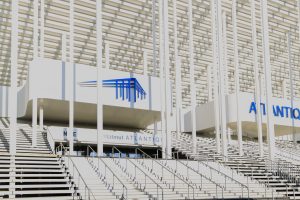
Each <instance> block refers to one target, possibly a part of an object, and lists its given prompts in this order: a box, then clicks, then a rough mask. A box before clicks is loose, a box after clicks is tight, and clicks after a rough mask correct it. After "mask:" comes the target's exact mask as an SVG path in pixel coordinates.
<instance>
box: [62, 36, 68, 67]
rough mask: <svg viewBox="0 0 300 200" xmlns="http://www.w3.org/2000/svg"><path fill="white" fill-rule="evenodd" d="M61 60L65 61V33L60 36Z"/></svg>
mask: <svg viewBox="0 0 300 200" xmlns="http://www.w3.org/2000/svg"><path fill="white" fill-rule="evenodd" d="M61 60H62V61H64V62H66V61H67V36H66V34H65V33H62V34H61Z"/></svg>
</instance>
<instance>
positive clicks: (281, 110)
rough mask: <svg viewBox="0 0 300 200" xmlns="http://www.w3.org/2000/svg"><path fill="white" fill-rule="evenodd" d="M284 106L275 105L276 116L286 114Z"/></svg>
mask: <svg viewBox="0 0 300 200" xmlns="http://www.w3.org/2000/svg"><path fill="white" fill-rule="evenodd" d="M283 108H284V107H280V106H273V113H274V116H278V115H280V117H283V116H284V111H283Z"/></svg>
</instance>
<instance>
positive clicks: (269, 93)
mask: <svg viewBox="0 0 300 200" xmlns="http://www.w3.org/2000/svg"><path fill="white" fill-rule="evenodd" d="M261 10H262V25H263V26H262V34H263V41H264V42H263V53H264V67H265V85H266V108H267V109H266V111H267V133H268V144H269V158H270V159H271V160H273V159H274V154H275V153H274V152H275V137H274V136H275V134H274V121H273V113H272V112H273V110H272V109H273V108H272V103H273V95H272V79H271V74H272V73H271V72H272V67H271V62H270V46H269V24H268V2H267V1H264V0H261Z"/></svg>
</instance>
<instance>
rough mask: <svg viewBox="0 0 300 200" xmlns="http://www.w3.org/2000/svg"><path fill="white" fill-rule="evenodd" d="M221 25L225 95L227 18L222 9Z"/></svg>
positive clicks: (226, 84)
mask: <svg viewBox="0 0 300 200" xmlns="http://www.w3.org/2000/svg"><path fill="white" fill-rule="evenodd" d="M222 20H223V21H222V25H223V29H222V31H223V39H222V41H223V49H224V69H223V70H224V83H225V85H224V93H225V95H228V90H229V89H228V64H227V56H228V55H227V27H226V26H227V21H226V20H227V18H226V12H225V11H223V13H222Z"/></svg>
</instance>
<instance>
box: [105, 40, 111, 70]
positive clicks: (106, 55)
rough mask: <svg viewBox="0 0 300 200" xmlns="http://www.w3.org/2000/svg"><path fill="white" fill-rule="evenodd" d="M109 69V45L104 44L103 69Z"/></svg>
mask: <svg viewBox="0 0 300 200" xmlns="http://www.w3.org/2000/svg"><path fill="white" fill-rule="evenodd" d="M109 67H110V55H109V43H108V42H106V43H105V68H106V69H109Z"/></svg>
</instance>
